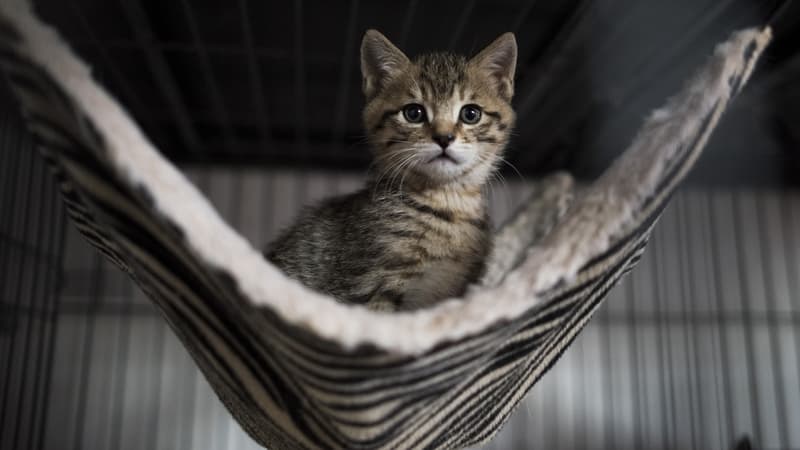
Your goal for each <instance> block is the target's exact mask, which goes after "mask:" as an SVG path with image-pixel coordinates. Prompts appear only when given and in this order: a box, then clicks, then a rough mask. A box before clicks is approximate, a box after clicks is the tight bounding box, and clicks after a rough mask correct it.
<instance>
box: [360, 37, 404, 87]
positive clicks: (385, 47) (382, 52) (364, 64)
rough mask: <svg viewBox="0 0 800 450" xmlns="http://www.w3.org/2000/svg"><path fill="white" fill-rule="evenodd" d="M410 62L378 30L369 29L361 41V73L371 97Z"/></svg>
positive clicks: (364, 85)
mask: <svg viewBox="0 0 800 450" xmlns="http://www.w3.org/2000/svg"><path fill="white" fill-rule="evenodd" d="M409 64H410V62H409V60H408V57H406V55H405V54H403V52H401V51H400V49H399V48H397V47H395V46H394V44H392V43H391V42H389V39H386V36H384V35H382V34H381V33H379V32H378V31H376V30H367V32H366V33H364V39H363V40H362V41H361V75H362V77H363V82H364V84H363V90H364V95H365V96H366V97H367V98H371V97H372V96H373V95H375V93H377V92H378V90H379V89H380V88H381V87H383V86H385V85H386V82H387V81H389V80H390V79H391V78H392V77H395V76H397V75H398V74H400V73H402V72H403V71H404V70H405V69H406V68H407V67H408V65H409Z"/></svg>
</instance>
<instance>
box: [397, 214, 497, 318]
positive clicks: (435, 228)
mask: <svg viewBox="0 0 800 450" xmlns="http://www.w3.org/2000/svg"><path fill="white" fill-rule="evenodd" d="M409 228H410V229H414V230H415V231H416V232H417V234H416V235H417V236H418V237H416V238H410V239H403V240H398V241H396V242H395V243H394V247H395V249H394V252H393V253H395V254H397V255H403V256H402V257H404V258H407V259H408V260H411V261H417V263H416V264H415V266H414V267H413V269H412V270H411V271H410V272H411V276H408V273H406V274H401V276H407V280H406V282H405V289H404V291H405V296H404V303H405V304H406V306H407V307H421V306H426V305H429V304H431V303H433V302H436V301H438V300H442V299H444V298H447V297H452V296H458V295H460V294H461V293H462V292H463V290H464V288H465V287H466V285H467V284H469V283H472V282H475V281H477V278H478V277H479V276H480V274H481V273H482V269H483V263H484V260H485V258H486V254H487V253H488V251H489V237H488V229H487V225H486V223H485V218H484V217H482V216H478V217H472V218H468V219H467V218H464V219H462V220H450V221H448V220H443V219H441V218H438V219H437V218H426V217H422V218H420V217H417V218H416V221H415V223H413V224H410V225H409Z"/></svg>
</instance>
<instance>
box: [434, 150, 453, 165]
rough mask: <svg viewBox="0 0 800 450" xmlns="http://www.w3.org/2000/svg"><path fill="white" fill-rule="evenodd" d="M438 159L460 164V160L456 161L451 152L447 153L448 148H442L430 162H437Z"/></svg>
mask: <svg viewBox="0 0 800 450" xmlns="http://www.w3.org/2000/svg"><path fill="white" fill-rule="evenodd" d="M436 161H441V162H450V163H453V164H458V161H456V159H455V158H453V157H452V156H450V154H449V153H447V150H442V151H441V152H440V153H439V154H438V155H434V156H433V158H431V159H429V160H428V164H430V163H432V162H436Z"/></svg>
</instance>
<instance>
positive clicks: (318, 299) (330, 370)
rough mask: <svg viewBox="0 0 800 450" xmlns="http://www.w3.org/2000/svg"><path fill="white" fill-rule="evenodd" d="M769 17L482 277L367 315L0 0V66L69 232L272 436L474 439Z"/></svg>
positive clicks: (517, 392) (543, 193) (563, 332)
mask: <svg viewBox="0 0 800 450" xmlns="http://www.w3.org/2000/svg"><path fill="white" fill-rule="evenodd" d="M770 37H771V32H770V29H769V28H768V27H767V28H763V29H749V30H745V31H740V32H737V33H734V34H733V35H732V36H731V37H730V39H729V40H728V41H727V42H725V43H723V44H721V45H719V46H718V47H717V48H716V50H715V52H714V54H713V56H711V58H710V59H709V60H708V62H707V63H706V64H705V66H704V67H702V68H701V70H700V71H699V72H698V73H697V74H696V75H695V76H694V77H693V78H692V79H691V80H690V82H689V83H687V84H686V86H685V87H684V88H683V90H682V91H681V92H680V93H679V94H678V95H677V96H675V97H674V98H672V99H671V100H669V101H668V102H667V104H666V106H664V107H663V108H661V109H658V110H656V111H655V112H653V113H652V115H651V116H650V117H649V118H648V119H647V120H646V121H645V123H644V125H643V126H642V128H641V130H640V131H639V132H638V134H637V135H636V137H635V139H634V140H633V143H632V144H631V145H630V147H629V148H628V149H627V151H625V153H624V154H623V155H622V156H621V157H620V158H619V159H618V160H617V161H616V162H615V163H614V164H613V165H612V166H611V167H610V168H609V169H608V170H607V171H606V172H605V173H604V174H603V175H602V176H601V177H599V179H597V180H596V181H595V182H594V183H593V184H591V185H590V186H588V187H586V188H585V189H581V190H576V189H574V187H573V183H572V179H571V178H570V177H569V176H568V175H564V174H557V175H554V176H552V177H549V178H547V179H545V180H542V181H541V182H539V183H538V185H537V187H536V189H535V192H534V194H533V196H532V197H531V198H530V199H529V200H528V201H527V202H526V203H525V204H524V206H523V207H522V208H521V210H520V211H519V212H518V213H517V214H516V215H515V216H514V217H513V218H512V220H510V221H509V222H508V223H507V224H506V225H505V226H503V227H502V228H501V229H500V230H499V231H498V232H497V236H496V247H495V251H494V253H493V254H492V255H491V257H490V260H489V261H488V273H487V275H486V277H485V279H484V280H483V283H482V284H481V285H480V286H475V287H473V288H471V289H470V290H469V292H468V293H467V295H466V296H465V298H463V299H450V300H447V301H445V302H443V303H442V304H440V305H437V306H435V307H433V308H431V309H426V310H420V311H415V312H407V313H396V314H388V313H378V312H371V311H367V310H365V309H363V308H360V307H355V306H351V305H344V304H341V303H338V302H336V301H334V300H333V299H332V298H329V297H327V296H325V295H322V294H319V293H316V292H312V291H311V290H309V289H307V288H305V287H304V286H302V285H301V284H299V283H297V282H295V281H293V280H291V279H289V278H287V277H285V276H284V275H283V274H282V273H281V272H280V271H279V270H278V269H277V268H275V267H274V266H272V265H271V264H269V263H268V262H267V261H265V260H264V258H263V257H262V256H261V254H260V253H259V252H258V251H257V250H256V249H255V248H253V247H252V246H251V245H250V244H249V243H248V242H246V240H245V239H244V238H242V237H241V236H239V235H238V234H237V233H236V232H235V231H233V230H232V229H231V228H230V227H229V226H228V225H227V224H225V223H224V222H223V220H222V219H221V218H220V217H219V215H218V214H217V213H216V211H214V209H213V208H212V207H211V205H210V204H209V202H208V201H207V200H206V199H205V198H204V197H203V196H202V195H201V194H200V193H199V192H198V191H197V190H196V189H195V187H194V186H192V184H191V183H189V182H188V181H187V180H186V178H184V176H183V175H182V174H181V173H180V172H178V170H177V169H176V168H175V167H173V166H172V165H171V164H170V163H169V162H168V161H167V160H165V159H164V158H163V157H162V156H161V155H160V154H159V153H158V152H157V151H156V150H155V149H154V148H153V146H152V145H151V144H150V142H149V141H148V140H147V138H146V137H145V136H144V135H142V133H141V131H140V130H139V129H138V128H137V126H136V125H135V124H134V122H133V121H132V120H131V119H130V117H129V116H128V115H127V114H126V112H125V111H124V110H123V109H122V107H121V106H120V105H119V104H118V103H116V102H115V101H114V100H113V99H112V98H111V97H110V95H108V94H107V93H106V92H105V91H104V90H103V89H102V88H101V87H100V86H99V85H98V84H97V83H95V82H94V81H93V80H92V78H91V75H90V72H89V69H88V68H87V67H86V66H85V65H84V64H83V63H82V62H81V61H80V60H79V59H78V58H77V57H76V56H75V55H74V54H73V53H72V52H71V51H70V50H69V49H68V47H67V46H66V45H65V44H64V43H63V42H62V40H61V39H60V38H59V37H58V35H57V34H56V33H55V32H54V31H53V30H52V29H50V28H48V27H46V26H45V25H43V24H42V23H40V22H39V21H38V20H37V19H36V18H35V17H34V16H33V14H32V12H31V11H30V9H29V7H28V6H27V4H26V3H25V2H23V1H21V0H0V66H2V69H3V71H4V73H5V75H6V79H7V81H8V82H9V84H10V85H11V87H12V89H13V91H14V92H15V94H16V96H17V97H18V99H19V101H20V104H21V107H22V109H23V111H24V115H25V119H26V121H27V124H28V126H29V128H30V130H31V132H32V133H33V135H34V136H35V138H36V141H37V145H38V148H39V149H40V151H41V153H42V154H43V155H44V157H45V158H46V160H47V161H48V163H49V164H50V165H51V166H52V168H53V171H54V174H55V176H56V177H57V179H58V181H59V185H60V189H61V192H62V195H63V199H64V202H65V203H66V205H67V206H68V211H69V215H70V217H71V219H72V221H73V222H74V223H75V225H76V226H77V228H78V229H79V230H80V232H81V233H83V235H84V236H85V237H86V239H88V241H89V242H90V243H91V244H93V245H94V246H95V247H97V249H98V250H99V251H101V252H102V253H103V254H104V255H105V256H106V257H107V258H108V259H109V260H111V261H113V262H114V263H115V264H116V265H117V266H119V268H120V269H121V270H123V271H125V272H126V273H128V275H129V276H130V277H131V278H132V279H133V280H135V281H136V283H137V284H138V285H139V286H140V287H141V289H142V290H143V291H145V292H146V293H147V295H148V296H149V297H150V299H151V300H152V301H153V302H154V303H155V305H156V306H157V307H158V308H159V310H160V311H161V312H162V313H163V315H164V317H165V318H166V320H167V321H168V322H169V324H170V325H171V327H172V329H173V330H174V331H175V333H176V334H177V335H178V336H179V338H180V339H181V341H182V343H183V345H185V347H186V349H187V350H188V351H189V352H190V353H191V355H192V357H193V358H194V360H195V362H196V363H197V365H198V366H199V367H200V369H201V370H202V371H203V373H204V375H205V377H206V378H207V379H208V381H209V382H210V384H211V386H212V387H213V389H214V391H215V392H216V393H217V395H218V396H219V398H220V399H221V400H222V402H223V403H224V404H225V405H226V406H227V408H228V410H229V411H230V412H231V414H232V415H233V416H234V417H235V418H236V420H237V421H238V422H239V423H240V424H241V426H242V427H243V428H244V429H245V430H246V431H247V432H248V433H249V434H250V436H251V437H252V438H253V439H255V440H256V441H257V442H259V443H260V444H261V445H264V446H268V447H270V448H309V447H310V448H317V447H326V448H327V447H352V448H377V447H415V448H416V447H431V448H434V447H435V448H455V447H464V446H470V445H476V444H479V443H482V442H485V441H487V440H489V439H490V438H491V437H492V436H494V435H495V434H496V433H497V432H498V430H499V429H500V427H501V426H502V425H503V424H504V423H505V422H506V420H507V419H508V418H509V416H510V415H511V413H512V412H513V411H514V409H515V407H516V405H518V404H519V402H520V401H521V400H522V399H523V397H524V396H525V394H526V393H527V392H528V390H530V388H531V387H532V386H533V385H534V383H536V381H537V380H538V379H539V378H540V377H541V376H542V375H543V374H544V373H545V372H546V371H547V370H548V368H550V367H551V366H552V365H553V364H554V363H555V362H556V361H557V360H558V358H559V356H560V355H561V354H562V353H563V352H564V350H565V349H566V348H567V347H568V346H569V344H570V343H571V342H572V340H573V339H574V338H575V336H576V335H577V334H578V333H579V332H580V331H581V329H582V328H583V326H584V325H585V324H586V323H587V321H588V320H589V319H590V317H591V316H592V314H593V312H594V311H595V310H596V309H597V307H598V306H599V305H600V303H601V301H602V300H603V298H604V296H605V294H606V293H607V292H608V291H609V290H610V289H611V288H612V287H613V286H614V285H615V284H616V283H617V282H618V281H619V279H620V277H622V276H623V275H624V274H625V273H626V271H628V270H630V269H631V268H632V267H633V266H634V264H635V263H636V262H637V261H638V259H639V256H640V254H641V253H642V251H643V249H644V247H645V244H646V243H647V239H648V237H649V235H650V231H651V229H652V227H653V225H654V224H655V222H656V220H657V219H658V217H659V215H660V213H661V211H662V210H663V209H664V207H665V205H666V203H667V201H668V200H669V198H670V195H671V193H672V192H673V191H674V189H675V188H676V186H677V185H678V183H679V182H680V180H681V179H682V178H684V176H685V175H686V173H687V171H688V170H689V169H690V168H691V166H692V165H693V163H694V161H695V160H696V158H697V157H698V156H699V154H700V151H701V149H702V148H703V146H704V144H705V143H706V141H707V139H708V137H709V135H710V133H711V131H712V130H713V129H714V127H715V125H716V124H717V122H718V120H719V118H720V115H721V114H722V112H723V111H724V110H725V108H726V107H727V106H728V104H729V102H730V100H731V98H732V96H734V95H735V94H736V93H738V92H739V91H740V89H741V88H742V86H743V85H744V83H745V81H746V80H747V78H748V76H749V75H750V73H751V71H752V70H753V66H754V64H755V62H756V60H757V59H758V57H759V55H760V54H761V52H762V50H763V49H764V47H765V46H766V45H767V43H768V41H769V40H770Z"/></svg>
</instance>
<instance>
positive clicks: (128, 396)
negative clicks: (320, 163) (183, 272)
mask: <svg viewBox="0 0 800 450" xmlns="http://www.w3.org/2000/svg"><path fill="white" fill-rule="evenodd" d="M12 135H13V133H8V129H6V134H4V136H6V140H4V141H3V142H4V146H5V147H4V148H3V152H2V156H3V157H4V158H7V159H6V160H4V161H5V162H4V165H3V166H2V167H3V168H5V170H4V173H3V182H5V183H6V189H4V191H2V192H3V194H4V195H3V197H2V198H3V205H2V211H3V215H2V218H1V219H2V220H0V223H2V229H0V258H3V259H1V261H2V266H0V268H2V270H0V277H2V279H3V281H4V283H3V284H2V285H0V286H1V287H2V292H3V294H2V295H3V297H2V311H3V321H2V324H3V328H2V333H1V334H0V364H2V366H0V375H2V379H0V387H2V388H3V391H2V395H3V397H2V398H1V400H2V403H0V404H2V411H3V413H2V414H3V421H2V427H0V431H2V435H0V443H1V444H2V445H1V447H2V448H3V449H12V448H13V449H17V448H45V449H111V448H114V449H117V448H119V449H155V448H158V449H228V448H229V449H234V448H237V449H238V448H254V447H255V444H253V443H252V442H251V441H250V440H249V438H248V437H247V436H246V435H245V434H244V433H243V432H242V431H241V429H240V428H239V427H238V425H236V424H235V422H233V421H232V420H231V419H230V417H229V416H228V414H227V412H226V411H225V410H224V408H223V407H222V405H221V404H220V403H219V401H218V400H217V399H216V397H215V396H214V394H213V392H212V391H211V390H210V388H209V386H208V385H207V383H206V382H205V380H204V379H203V378H202V376H201V374H200V373H199V372H198V370H197V369H196V367H195V366H194V364H193V363H192V361H191V360H190V359H189V357H188V355H187V354H186V352H185V351H184V350H183V349H182V348H181V346H180V344H179V343H178V341H177V339H176V338H175V336H174V335H173V334H172V332H171V331H170V330H169V328H168V326H167V325H166V323H165V322H164V321H163V320H162V319H161V317H160V316H159V315H158V313H157V311H156V310H155V309H154V308H153V307H152V306H151V305H150V304H149V303H148V301H147V299H146V298H144V296H143V294H142V293H141V292H139V291H138V289H137V288H136V287H135V286H133V285H132V284H131V282H130V281H128V280H127V279H125V278H124V277H123V275H122V274H121V273H120V272H119V271H118V270H117V269H115V268H114V267H112V266H110V265H109V264H107V263H105V262H104V261H103V260H102V259H101V258H100V256H99V255H98V254H97V253H96V252H95V251H94V250H93V249H91V248H90V247H89V246H88V245H87V244H86V243H85V242H84V241H83V240H82V238H81V237H80V236H79V235H77V233H76V232H75V231H74V229H73V228H72V227H71V226H67V228H66V236H65V241H64V248H63V253H62V252H60V251H58V250H57V249H53V248H52V247H54V246H56V247H57V242H56V241H57V238H58V233H60V231H58V230H59V227H60V226H61V220H62V218H61V214H62V213H61V209H60V206H59V204H58V203H57V202H54V198H53V195H52V193H53V189H54V186H53V183H52V181H50V179H49V178H48V177H47V176H45V172H44V171H43V168H42V163H41V161H40V158H39V157H38V155H35V154H34V153H33V152H32V149H31V147H30V145H29V143H27V139H26V138H25V137H24V136H23V137H22V138H20V139H21V140H15V139H13V138H9V136H12ZM8 158H11V159H13V162H12V163H9V162H8V161H9V159H8ZM10 167H17V169H16V170H9V169H8V168H10ZM29 170H31V171H32V172H31V173H34V174H35V175H34V176H32V177H28V176H26V175H25V174H26V173H27V171H29ZM187 173H188V176H189V178H190V179H191V180H192V181H193V182H195V183H196V184H197V185H198V186H199V187H200V188H201V189H202V190H203V191H204V192H205V193H207V195H208V196H209V197H210V198H211V200H212V201H213V203H214V204H215V205H216V206H217V207H218V208H219V211H220V213H221V214H222V215H223V216H224V217H225V218H226V219H227V220H228V221H229V223H231V224H232V225H233V226H234V227H235V228H236V229H238V230H239V231H241V232H242V233H243V234H244V235H245V236H247V237H248V238H249V239H250V240H251V242H253V244H254V245H257V246H260V245H262V243H264V242H267V241H268V240H269V239H270V238H271V237H272V236H274V235H275V233H276V231H277V230H279V229H280V228H281V227H282V226H284V225H286V224H287V223H288V222H289V221H290V220H291V218H292V216H293V215H294V213H295V212H296V211H297V208H298V207H299V206H300V205H302V204H306V203H308V202H311V201H314V200H315V199H319V198H321V197H323V196H325V195H329V194H332V193H337V192H346V191H349V190H352V189H355V188H356V187H357V186H358V185H359V183H360V180H359V178H358V177H357V176H353V175H342V174H335V173H325V172H308V171H304V172H298V171H287V170H281V171H279V170H263V169H235V170H232V169H220V168H210V169H209V168H200V169H198V168H194V169H191V168H190V169H188V170H187ZM9 184H10V185H11V186H9ZM30 185H33V186H34V189H33V190H31V189H30ZM525 192H526V185H525V183H523V182H520V181H519V180H510V181H509V182H508V184H507V185H506V186H502V185H496V186H494V188H493V189H492V191H491V194H492V207H493V211H492V215H493V218H494V219H495V220H496V221H501V220H502V219H503V218H504V217H505V216H506V215H507V214H508V213H509V211H510V210H511V208H513V206H514V205H515V204H517V203H519V202H520V201H521V200H522V199H523V198H524V196H525ZM26 193H29V195H26ZM25 217H28V218H27V219H24V218H25ZM798 230H800V192H798V191H793V190H775V189H724V190H722V189H710V188H709V189H688V190H683V191H682V192H680V194H679V195H677V197H676V198H675V200H674V202H673V203H672V205H671V206H670V207H669V209H668V210H667V212H666V213H665V215H664V218H663V219H662V220H661V223H660V224H659V226H658V227H657V228H656V231H655V233H654V235H653V241H652V244H651V247H650V248H649V250H648V251H647V253H646V254H645V257H644V259H643V260H642V262H641V263H640V265H639V267H638V268H637V270H635V271H634V272H633V273H632V275H631V276H629V277H627V278H626V280H625V282H623V283H622V284H621V285H620V286H619V287H618V288H617V289H616V290H614V291H613V292H612V294H611V295H610V297H609V298H608V299H607V301H606V303H605V305H604V306H603V307H602V308H601V310H600V311H599V312H598V314H597V315H596V317H595V318H594V319H593V320H592V322H591V324H590V325H589V326H588V327H587V329H586V330H585V331H584V332H583V334H582V335H581V336H580V337H579V338H578V340H577V342H576V343H575V344H574V345H573V346H572V347H571V348H570V349H569V351H567V352H566V354H565V355H564V357H563V358H562V360H561V361H560V362H559V363H558V364H557V365H556V366H555V367H554V369H553V370H552V371H550V372H549V373H548V374H547V375H546V376H545V377H544V379H543V380H542V381H541V382H540V383H539V384H537V385H536V386H535V387H534V388H533V390H532V391H531V393H530V395H529V396H528V399H527V400H526V401H525V402H524V403H523V404H522V405H521V406H520V408H519V409H518V411H517V412H516V414H515V415H514V416H513V417H512V419H511V420H510V423H509V424H508V425H507V427H506V428H505V429H504V431H503V432H502V433H501V435H500V436H499V437H498V438H497V439H496V440H494V441H493V442H492V443H490V444H489V446H488V447H489V448H498V449H506V448H547V449H558V448H563V449H572V448H598V449H599V448H630V449H635V448H656V449H657V448H663V449H667V448H727V447H729V446H730V445H732V443H733V441H734V440H735V439H736V438H738V437H739V436H742V435H745V434H747V435H750V436H752V437H753V439H754V440H755V442H757V443H758V444H759V445H760V446H761V448H771V449H786V448H800V429H798V428H797V427H796V426H795V425H796V424H797V423H800V383H799V382H798V380H799V379H800V373H799V371H800V358H799V356H800V326H799V324H800V322H799V321H800V315H799V314H800V290H799V288H798V279H800V264H799V263H798V262H800V232H798ZM42 233H44V234H42ZM59 273H60V274H61V276H60V277H58V276H57V275H58V274H59ZM52 275H56V276H55V277H52ZM17 279H18V280H17ZM58 280H60V283H59V282H57V281H58ZM56 307H57V310H54V308H56ZM54 311H56V312H55V313H54Z"/></svg>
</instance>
